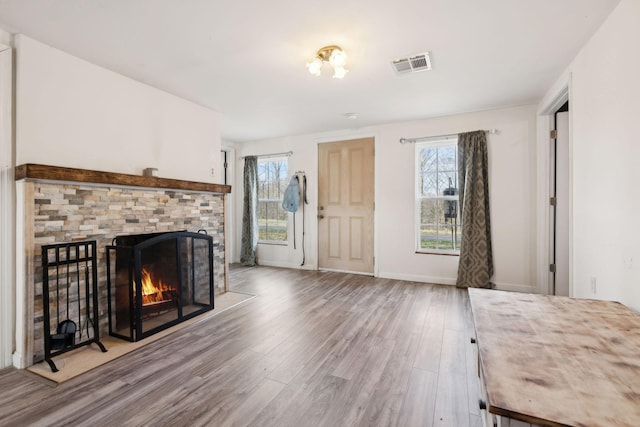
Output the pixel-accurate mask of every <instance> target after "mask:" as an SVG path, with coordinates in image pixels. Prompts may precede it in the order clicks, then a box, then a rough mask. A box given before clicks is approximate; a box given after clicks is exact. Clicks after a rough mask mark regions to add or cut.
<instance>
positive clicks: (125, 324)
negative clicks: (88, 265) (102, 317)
mask: <svg viewBox="0 0 640 427" xmlns="http://www.w3.org/2000/svg"><path fill="white" fill-rule="evenodd" d="M107 266H108V267H107V283H108V288H107V292H108V294H107V297H108V309H109V334H110V335H112V336H116V337H119V338H123V339H126V340H129V341H138V340H140V339H142V338H145V337H147V336H149V335H152V334H154V333H157V332H160V331H161V330H163V329H166V328H168V327H170V326H173V325H175V324H177V323H180V322H183V321H185V320H187V319H190V318H192V317H194V316H197V315H198V314H201V313H203V312H205V311H208V310H212V309H213V290H214V288H213V239H212V238H211V237H210V236H208V235H206V234H202V233H191V232H187V231H179V232H170V233H152V234H136V235H129V236H119V237H116V238H115V239H114V242H113V244H112V245H111V246H107Z"/></svg>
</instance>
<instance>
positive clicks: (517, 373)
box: [469, 289, 640, 427]
mask: <svg viewBox="0 0 640 427" xmlns="http://www.w3.org/2000/svg"><path fill="white" fill-rule="evenodd" d="M469 297H470V299H471V307H472V310H473V319H474V323H475V330H476V342H477V345H478V356H479V357H478V358H479V365H478V373H479V375H480V388H481V395H482V396H481V400H484V403H486V411H483V415H484V421H485V425H488V426H492V425H494V424H495V425H498V426H528V425H534V426H538V425H540V426H602V427H612V426H615V427H621V426H629V427H638V426H640V314H638V313H636V312H635V311H633V310H631V309H629V308H627V307H625V306H624V305H622V304H620V303H616V302H610V301H598V300H585V299H573V298H566V297H557V296H545V295H533V294H521V293H515V292H503V291H496V290H488V289H469ZM472 341H473V340H472ZM481 407H482V403H481ZM516 420H519V421H516Z"/></svg>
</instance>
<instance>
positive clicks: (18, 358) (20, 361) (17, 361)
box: [12, 352, 27, 369]
mask: <svg viewBox="0 0 640 427" xmlns="http://www.w3.org/2000/svg"><path fill="white" fill-rule="evenodd" d="M12 359H13V367H14V368H16V369H24V368H26V367H27V364H26V363H25V362H24V357H23V356H22V354H20V353H18V352H16V353H13V356H12Z"/></svg>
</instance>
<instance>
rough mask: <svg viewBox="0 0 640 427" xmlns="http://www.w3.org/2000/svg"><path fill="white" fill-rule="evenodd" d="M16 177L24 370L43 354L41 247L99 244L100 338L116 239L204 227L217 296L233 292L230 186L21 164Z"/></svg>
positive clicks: (18, 343) (18, 338)
mask: <svg viewBox="0 0 640 427" xmlns="http://www.w3.org/2000/svg"><path fill="white" fill-rule="evenodd" d="M15 179H16V184H17V185H16V187H17V192H16V193H17V194H16V196H17V197H16V199H17V200H16V205H17V206H18V212H19V215H18V220H17V223H18V224H17V225H18V227H17V233H18V235H17V240H18V242H19V244H18V248H17V249H18V252H17V254H16V256H17V258H18V269H19V270H20V271H19V272H18V274H17V295H18V298H21V299H22V300H24V304H23V305H22V306H18V307H17V313H16V315H17V321H16V354H18V355H19V358H20V359H22V363H20V364H21V365H23V366H21V367H27V366H30V365H32V364H33V363H35V362H37V361H40V360H42V359H43V357H44V343H43V338H42V337H43V308H42V267H41V255H40V252H41V247H42V245H47V244H54V243H63V242H75V241H86V240H96V241H97V253H98V289H99V293H100V300H99V304H98V309H99V325H100V335H101V336H106V335H107V334H108V317H107V316H108V313H107V304H106V259H105V247H106V246H107V245H110V244H111V243H112V239H113V238H114V237H116V236H119V235H127V234H139V233H155V232H164V231H180V230H188V231H197V230H201V229H202V230H205V231H206V232H207V234H209V235H210V236H212V237H213V240H214V286H215V291H214V293H215V294H219V293H222V292H224V291H226V290H227V265H226V257H225V241H224V218H225V215H224V212H225V194H227V193H230V192H231V187H230V186H227V185H221V184H209V183H202V182H191V181H182V180H174V179H166V178H157V177H148V176H137V175H127V174H118V173H109V172H100V171H90V170H85V169H73V168H62V167H56V166H45V165H33V164H26V165H22V166H18V167H17V168H16V172H15ZM21 265H22V268H21ZM18 301H20V299H18Z"/></svg>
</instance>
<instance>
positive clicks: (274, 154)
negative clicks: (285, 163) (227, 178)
mask: <svg viewBox="0 0 640 427" xmlns="http://www.w3.org/2000/svg"><path fill="white" fill-rule="evenodd" d="M292 155H293V151H287V152H285V153H273V154H261V155H258V156H256V157H257V158H259V159H264V158H267V157H283V156H286V157H291V156H292ZM245 157H247V156H242V157H240V158H241V159H244V158H245Z"/></svg>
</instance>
